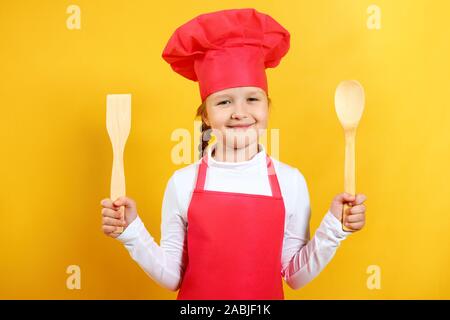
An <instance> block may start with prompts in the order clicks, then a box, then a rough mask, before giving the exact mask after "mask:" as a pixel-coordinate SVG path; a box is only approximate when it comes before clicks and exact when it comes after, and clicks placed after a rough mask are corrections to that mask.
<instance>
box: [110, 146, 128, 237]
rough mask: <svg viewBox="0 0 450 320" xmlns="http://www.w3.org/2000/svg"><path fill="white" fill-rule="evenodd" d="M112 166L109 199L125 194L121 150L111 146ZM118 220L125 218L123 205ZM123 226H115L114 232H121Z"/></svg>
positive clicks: (114, 199) (113, 199)
mask: <svg viewBox="0 0 450 320" xmlns="http://www.w3.org/2000/svg"><path fill="white" fill-rule="evenodd" d="M113 154H114V155H113V168H112V175H111V199H112V201H116V199H117V198H119V197H121V196H124V195H125V172H124V168H123V151H122V150H115V149H114V148H113ZM119 210H120V220H121V221H124V220H125V207H124V206H121V207H120V209H119ZM122 232H123V227H116V231H114V233H122Z"/></svg>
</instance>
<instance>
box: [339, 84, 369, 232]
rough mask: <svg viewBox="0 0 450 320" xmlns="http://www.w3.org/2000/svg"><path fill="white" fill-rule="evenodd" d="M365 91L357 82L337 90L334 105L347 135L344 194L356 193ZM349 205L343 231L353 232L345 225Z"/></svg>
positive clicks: (345, 209) (345, 210)
mask: <svg viewBox="0 0 450 320" xmlns="http://www.w3.org/2000/svg"><path fill="white" fill-rule="evenodd" d="M364 100H365V98H364V89H363V87H362V86H361V84H360V83H359V82H358V81H356V80H345V81H342V82H341V83H340V84H339V85H338V86H337V88H336V93H335V96H334V105H335V109H336V113H337V116H338V118H339V121H340V122H341V125H342V127H343V128H344V134H345V171H344V192H347V193H350V194H351V195H356V193H355V189H356V188H355V138H356V128H357V127H358V124H359V120H360V119H361V116H362V113H363V111H364ZM348 208H350V206H349V205H348V204H344V208H343V211H342V221H341V222H342V230H344V231H353V230H352V229H350V228H348V227H346V226H345V225H344V221H345V217H346V216H347V209H348Z"/></svg>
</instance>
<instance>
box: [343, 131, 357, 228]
mask: <svg viewBox="0 0 450 320" xmlns="http://www.w3.org/2000/svg"><path fill="white" fill-rule="evenodd" d="M355 136H356V129H354V130H349V131H346V132H345V168H344V192H347V193H349V194H351V195H353V196H354V195H355ZM349 208H351V206H350V205H348V204H346V203H344V206H343V209H342V221H341V222H342V230H344V231H353V230H352V229H350V228H348V227H346V226H345V225H344V221H345V220H346V219H345V218H346V216H347V215H348V214H347V210H348V209H349Z"/></svg>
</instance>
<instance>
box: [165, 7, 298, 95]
mask: <svg viewBox="0 0 450 320" xmlns="http://www.w3.org/2000/svg"><path fill="white" fill-rule="evenodd" d="M289 43H290V34H289V32H288V31H287V30H286V29H285V28H283V27H282V26H281V25H280V24H279V23H278V22H276V21H275V20H274V19H273V18H272V17H270V16H269V15H266V14H263V13H260V12H258V11H256V10H255V9H252V8H246V9H230V10H221V11H216V12H211V13H206V14H202V15H199V16H197V17H195V18H194V19H192V20H190V21H188V22H186V23H185V24H183V25H181V26H180V27H178V28H177V29H176V30H175V32H174V33H173V34H172V36H171V37H170V39H169V41H168V43H167V45H166V47H165V48H164V51H163V53H162V57H163V59H164V60H165V61H167V62H168V63H169V64H170V65H171V67H172V69H173V70H174V71H175V72H177V73H179V74H181V75H182V76H183V77H186V78H187V79H190V80H193V81H198V82H199V86H200V96H201V98H202V102H203V101H204V100H205V99H206V97H208V96H209V95H210V94H211V93H214V92H216V91H220V90H223V89H227V88H234V87H243V86H254V87H259V88H262V89H263V90H264V91H266V93H268V86H267V78H266V72H265V69H266V68H274V67H276V66H277V65H278V64H279V63H280V60H281V58H282V57H283V56H284V55H285V54H286V53H287V52H288V50H289Z"/></svg>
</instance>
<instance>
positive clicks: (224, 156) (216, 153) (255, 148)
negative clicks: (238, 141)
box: [211, 141, 260, 162]
mask: <svg viewBox="0 0 450 320" xmlns="http://www.w3.org/2000/svg"><path fill="white" fill-rule="evenodd" d="M259 151H260V150H259V145H258V142H257V141H255V142H254V143H251V144H249V145H247V146H245V147H243V148H234V147H229V146H227V145H226V144H223V143H219V142H217V144H216V146H215V148H214V149H213V150H212V153H211V156H212V157H213V158H214V160H216V161H221V162H240V161H248V160H250V159H252V158H253V157H254V156H255V155H256V154H257V153H258V152H259Z"/></svg>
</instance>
